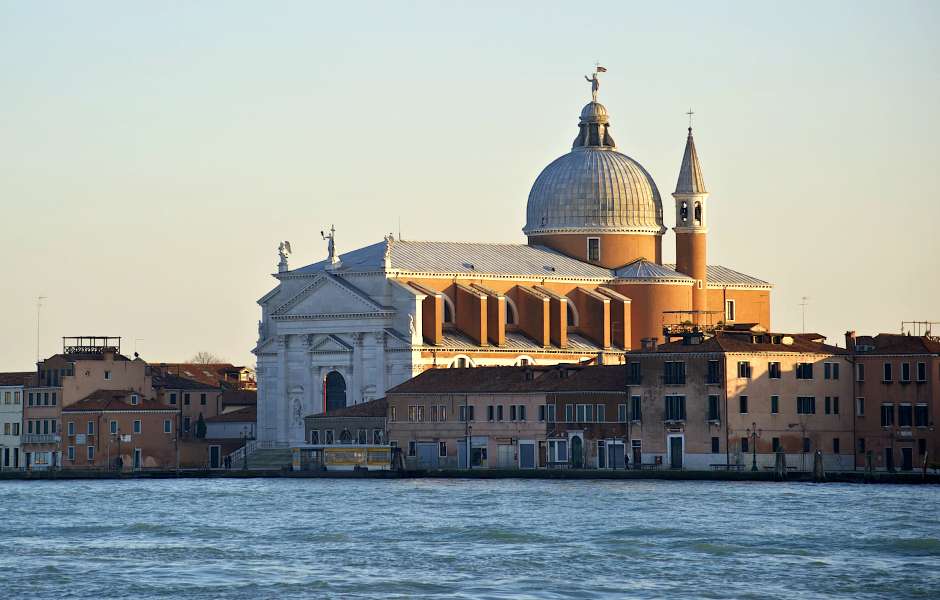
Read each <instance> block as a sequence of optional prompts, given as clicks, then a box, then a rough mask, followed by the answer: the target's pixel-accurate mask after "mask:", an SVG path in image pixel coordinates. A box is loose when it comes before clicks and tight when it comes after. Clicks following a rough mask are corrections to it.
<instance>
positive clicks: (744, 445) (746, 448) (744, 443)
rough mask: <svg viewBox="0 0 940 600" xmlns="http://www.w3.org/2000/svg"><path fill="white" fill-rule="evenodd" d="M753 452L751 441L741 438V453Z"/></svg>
mask: <svg viewBox="0 0 940 600" xmlns="http://www.w3.org/2000/svg"><path fill="white" fill-rule="evenodd" d="M750 451H751V440H749V439H748V438H746V437H743V438H741V452H750Z"/></svg>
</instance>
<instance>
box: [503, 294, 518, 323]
mask: <svg viewBox="0 0 940 600" xmlns="http://www.w3.org/2000/svg"><path fill="white" fill-rule="evenodd" d="M517 323H519V313H518V312H517V311H516V303H515V302H513V301H512V299H510V298H509V296H506V325H516V324H517Z"/></svg>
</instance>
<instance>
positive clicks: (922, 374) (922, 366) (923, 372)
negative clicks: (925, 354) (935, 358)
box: [917, 362, 927, 381]
mask: <svg viewBox="0 0 940 600" xmlns="http://www.w3.org/2000/svg"><path fill="white" fill-rule="evenodd" d="M917 381H927V363H922V362H919V363H917Z"/></svg>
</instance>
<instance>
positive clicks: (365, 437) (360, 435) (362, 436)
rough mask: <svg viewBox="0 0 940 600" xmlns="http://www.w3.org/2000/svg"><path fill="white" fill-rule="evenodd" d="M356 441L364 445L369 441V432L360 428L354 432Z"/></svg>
mask: <svg viewBox="0 0 940 600" xmlns="http://www.w3.org/2000/svg"><path fill="white" fill-rule="evenodd" d="M356 443H357V444H361V445H363V446H364V445H366V444H368V443H369V432H367V431H366V430H365V429H360V430H359V431H357V432H356Z"/></svg>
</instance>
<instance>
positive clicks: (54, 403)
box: [52, 392, 58, 406]
mask: <svg viewBox="0 0 940 600" xmlns="http://www.w3.org/2000/svg"><path fill="white" fill-rule="evenodd" d="M56 404H58V394H57V393H56V392H52V406H55V405H56Z"/></svg>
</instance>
